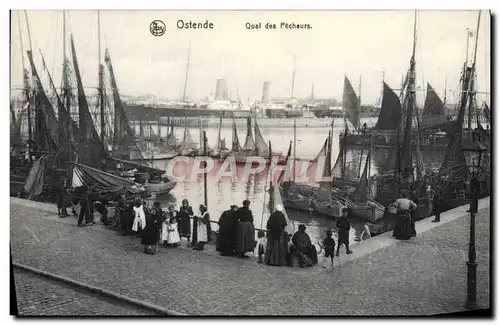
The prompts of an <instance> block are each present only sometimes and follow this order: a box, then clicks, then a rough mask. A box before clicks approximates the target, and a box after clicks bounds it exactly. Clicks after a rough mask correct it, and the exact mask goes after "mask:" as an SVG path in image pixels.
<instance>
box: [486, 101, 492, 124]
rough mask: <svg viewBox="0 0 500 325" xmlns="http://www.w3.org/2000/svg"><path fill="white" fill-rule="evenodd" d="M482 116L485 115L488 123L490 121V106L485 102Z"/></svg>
mask: <svg viewBox="0 0 500 325" xmlns="http://www.w3.org/2000/svg"><path fill="white" fill-rule="evenodd" d="M484 117H486V120H487V121H488V123H490V117H491V112H490V108H489V107H488V105H486V103H484Z"/></svg>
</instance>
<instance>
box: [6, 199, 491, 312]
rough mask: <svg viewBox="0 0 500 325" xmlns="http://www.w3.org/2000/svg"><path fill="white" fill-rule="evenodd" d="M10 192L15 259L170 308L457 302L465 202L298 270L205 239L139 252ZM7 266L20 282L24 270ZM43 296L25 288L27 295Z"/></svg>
mask: <svg viewBox="0 0 500 325" xmlns="http://www.w3.org/2000/svg"><path fill="white" fill-rule="evenodd" d="M10 200H11V201H10V204H11V205H10V206H11V213H10V227H11V229H10V233H11V239H10V240H11V250H12V260H13V262H14V263H15V264H18V265H22V266H25V267H27V268H32V269H34V270H38V271H37V272H39V271H42V272H39V273H45V274H54V275H57V276H59V277H64V278H66V279H71V280H72V281H76V282H78V283H80V284H82V285H83V287H82V288H84V287H85V286H87V287H89V288H94V290H95V288H100V289H101V290H102V291H106V292H112V293H114V294H116V296H121V297H127V299H128V298H130V301H136V302H137V304H140V303H144V304H147V305H151V306H160V307H161V308H164V309H165V310H170V311H172V312H174V313H177V314H186V315H315V316H316V315H333V316H342V315H350V316H352V315H370V316H373V315H385V316H386V315H394V316H396V315H398V316H399V315H403V316H404V315H408V316H410V315H411V316H417V315H435V314H441V313H452V312H460V311H464V310H465V307H464V306H465V300H466V272H467V269H466V264H465V263H466V261H467V249H468V235H469V214H468V213H467V212H466V210H467V209H468V205H467V206H462V207H458V208H456V209H453V210H449V211H447V212H445V213H442V214H441V222H440V223H431V221H430V219H431V218H428V219H424V220H421V221H419V222H417V224H416V230H417V237H416V238H413V239H411V240H409V241H399V240H396V239H393V238H392V236H391V233H386V234H382V235H379V236H376V237H373V238H372V239H369V240H366V241H363V242H361V243H356V244H354V245H352V249H353V250H354V253H353V254H351V255H345V254H344V252H345V251H344V250H341V255H340V257H339V258H337V257H336V258H335V264H334V268H333V269H331V268H327V269H323V268H321V267H320V266H315V267H313V268H306V269H301V268H290V267H272V266H266V265H263V264H257V262H256V259H255V258H250V259H248V260H241V259H237V258H232V257H222V256H219V255H218V254H217V253H216V252H215V250H214V247H213V246H212V245H209V246H208V249H207V250H205V251H202V252H197V251H192V250H191V249H187V248H186V243H185V242H183V243H182V245H181V247H179V248H174V249H166V248H160V249H159V251H158V254H157V255H154V256H151V255H146V254H143V253H142V251H143V247H142V245H141V244H140V239H138V238H131V237H123V236H119V235H118V234H116V233H115V232H113V231H112V230H109V229H107V228H105V227H104V226H102V225H100V224H99V222H98V224H97V225H96V226H93V227H84V228H78V227H77V226H76V218H75V217H71V216H70V217H67V218H63V219H61V218H58V217H57V210H56V208H55V206H54V205H51V204H45V203H38V202H33V201H27V200H22V199H17V198H11V199H10ZM479 210H480V211H479V213H478V214H477V215H476V238H477V242H476V247H477V262H478V269H477V271H478V276H477V285H478V295H477V298H478V304H479V307H480V308H489V307H490V305H489V303H490V292H489V288H490V278H489V270H490V199H489V197H488V198H485V199H482V200H480V201H479ZM96 219H98V215H97V214H96ZM321 260H322V258H321V257H320V261H321ZM16 272H17V274H16V280H17V279H21V280H22V279H23V276H24V278H25V277H26V272H29V271H27V270H26V269H21V268H17V270H16ZM20 272H23V274H24V275H23V274H21V275H19V273H20ZM40 281H41V280H40ZM24 283H25V282H24V281H23V282H21V281H16V288H17V292H18V297H17V301H18V302H19V301H26V299H27V296H22V295H28V292H27V291H26V290H23V288H22V286H25V284H24ZM82 290H84V289H82ZM44 294H46V293H45V292H43V291H37V292H30V293H29V299H30V301H34V300H36V299H37V297H41V296H43V295H44ZM61 294H62V295H64V293H61ZM23 299H24V300H23ZM33 299H34V300H33ZM80 299H81V298H79V297H78V296H77V295H71V294H67V296H66V299H64V300H61V299H60V298H59V299H55V300H54V301H47V300H45V301H43V300H42V301H41V302H38V303H36V304H33V303H24V304H22V305H20V307H19V308H20V309H19V313H20V315H60V309H61V308H59V310H58V309H57V306H58V304H59V306H61V305H62V304H64V306H65V307H64V308H71V306H74V305H75V304H78V303H80ZM48 306H51V308H46V307H48ZM136 308H139V306H136ZM93 310H94V309H92V311H93ZM92 311H91V310H88V312H89V313H91V312H92ZM113 312H116V314H119V313H120V311H119V310H115V309H113ZM95 313H96V314H98V312H97V311H96V312H95ZM130 313H132V311H131V312H130ZM124 314H125V313H124ZM138 314H141V313H139V312H138Z"/></svg>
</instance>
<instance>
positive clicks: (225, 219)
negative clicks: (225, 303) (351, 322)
mask: <svg viewBox="0 0 500 325" xmlns="http://www.w3.org/2000/svg"><path fill="white" fill-rule="evenodd" d="M71 197H72V195H70V193H69V192H68V188H66V187H65V188H64V189H61V191H60V193H59V198H58V211H59V216H60V217H66V216H67V215H68V214H67V211H66V209H67V208H70V207H71V208H72V212H73V214H75V215H77V213H76V211H75V205H76V204H79V205H80V212H79V214H78V217H79V218H78V222H77V224H78V226H91V225H93V224H95V222H94V212H95V211H97V212H99V214H100V215H101V221H102V222H103V223H104V224H105V225H108V226H111V227H112V228H114V229H116V230H118V231H120V232H121V234H122V235H123V236H137V237H139V238H141V243H142V244H143V245H144V253H146V254H156V252H157V251H158V247H159V245H163V246H166V247H177V246H179V245H180V243H181V238H186V239H187V242H188V245H189V246H192V247H193V249H194V250H200V251H201V250H203V249H204V246H205V244H207V243H208V242H210V241H212V235H213V234H212V228H211V224H210V214H209V213H208V211H207V207H206V206H205V205H203V204H200V206H199V213H198V214H196V215H195V212H194V210H193V208H192V206H191V205H190V204H189V201H188V200H187V199H184V200H182V204H181V206H180V208H179V210H178V211H177V210H175V207H174V205H169V206H168V208H167V209H166V211H164V209H163V208H162V206H161V203H160V202H158V201H156V202H154V203H153V204H152V205H150V204H149V203H148V202H149V201H145V200H143V199H142V198H140V197H139V196H130V195H129V196H127V194H125V193H120V194H117V197H115V196H113V195H112V194H111V193H109V192H99V191H98V190H97V189H96V188H95V187H90V188H86V187H82V188H79V189H77V191H76V192H75V193H73V197H77V201H78V202H76V203H75V202H74V201H73V200H72V199H71ZM110 202H115V218H114V219H113V220H110V218H108V208H107V206H108V204H109V203H110ZM347 215H348V210H347V209H345V210H344V211H343V214H342V217H341V218H339V219H338V221H337V228H338V233H339V236H338V238H339V239H338V245H337V250H336V254H335V241H334V240H333V238H332V232H331V231H328V232H327V237H326V238H325V240H324V241H323V243H322V244H321V243H319V245H320V247H321V249H322V250H323V249H324V251H325V261H326V260H327V258H331V262H332V265H333V257H334V256H335V255H336V256H338V255H339V249H340V246H342V245H345V247H346V253H347V254H350V253H351V251H350V249H349V229H350V224H349V221H348V220H347ZM191 219H193V222H191ZM253 222H254V218H253V214H252V210H251V209H250V201H249V200H244V201H243V205H242V206H241V207H238V206H236V205H232V206H231V207H230V209H229V210H227V211H224V212H223V213H222V215H221V216H220V218H219V221H218V225H219V231H218V233H217V234H216V250H217V251H218V252H220V254H221V255H222V256H237V257H239V258H248V255H247V254H248V253H249V252H254V251H255V249H256V248H258V255H259V260H258V261H259V263H264V264H267V265H274V266H285V265H288V266H293V265H295V264H298V265H299V266H300V267H310V266H313V265H316V264H317V263H318V251H317V249H316V246H315V245H314V244H313V243H312V241H311V239H310V237H309V235H308V234H307V233H306V227H305V225H299V227H298V231H297V232H295V233H294V234H293V235H292V234H288V233H287V232H286V231H285V228H286V226H287V219H286V218H285V215H284V214H283V206H282V205H279V204H278V205H277V206H276V210H275V211H274V212H273V213H272V214H271V216H270V217H269V220H268V221H267V224H266V231H263V230H260V231H259V233H258V235H257V237H258V238H257V239H258V241H257V240H256V238H255V227H254V224H253ZM266 233H267V234H266ZM325 261H324V262H323V266H325Z"/></svg>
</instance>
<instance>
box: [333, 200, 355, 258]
mask: <svg viewBox="0 0 500 325" xmlns="http://www.w3.org/2000/svg"><path fill="white" fill-rule="evenodd" d="M348 214H349V209H348V208H343V209H342V215H341V216H340V218H339V219H338V220H337V228H338V230H339V243H338V245H337V253H336V255H337V256H339V250H340V246H342V245H345V249H346V254H351V253H352V251H351V250H350V249H349V230H350V229H351V224H350V223H349V220H347V216H348Z"/></svg>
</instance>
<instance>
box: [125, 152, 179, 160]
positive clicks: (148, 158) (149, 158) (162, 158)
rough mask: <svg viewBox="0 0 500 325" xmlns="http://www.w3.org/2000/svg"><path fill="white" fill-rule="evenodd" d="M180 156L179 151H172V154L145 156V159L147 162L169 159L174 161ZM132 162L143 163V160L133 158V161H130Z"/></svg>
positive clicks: (160, 153)
mask: <svg viewBox="0 0 500 325" xmlns="http://www.w3.org/2000/svg"><path fill="white" fill-rule="evenodd" d="M177 156H179V152H177V151H170V152H163V153H162V152H159V153H155V154H153V155H144V159H146V160H169V159H173V158H175V157H177ZM130 160H132V161H141V160H143V159H142V158H138V157H136V158H133V159H130Z"/></svg>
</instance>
